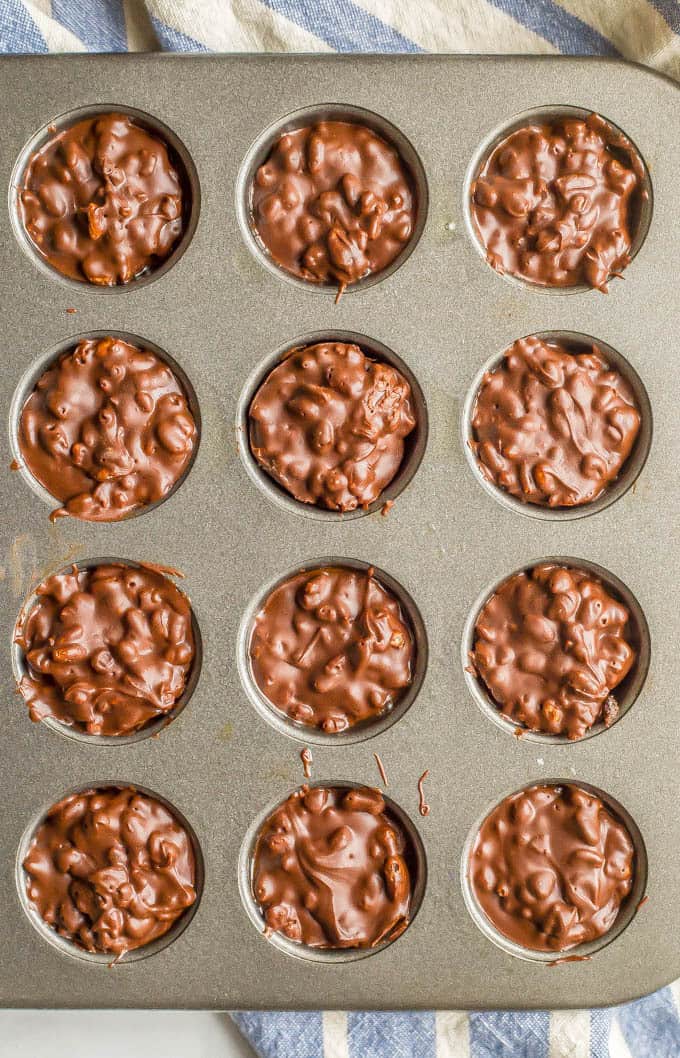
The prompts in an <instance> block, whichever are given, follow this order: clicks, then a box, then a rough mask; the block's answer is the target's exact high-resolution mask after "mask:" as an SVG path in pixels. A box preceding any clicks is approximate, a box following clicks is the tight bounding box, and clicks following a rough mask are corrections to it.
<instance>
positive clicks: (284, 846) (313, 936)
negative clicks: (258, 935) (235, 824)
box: [253, 786, 411, 948]
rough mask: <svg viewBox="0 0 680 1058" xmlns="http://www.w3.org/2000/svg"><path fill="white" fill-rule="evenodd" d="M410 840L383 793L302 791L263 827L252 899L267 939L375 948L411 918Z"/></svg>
mask: <svg viewBox="0 0 680 1058" xmlns="http://www.w3.org/2000/svg"><path fill="white" fill-rule="evenodd" d="M410 854H411V849H410V843H409V840H408V837H407V836H406V834H405V833H404V831H403V829H402V827H401V826H400V824H399V823H398V822H397V820H396V819H394V818H393V816H391V815H390V814H389V812H388V810H387V809H386V806H385V802H384V800H383V797H382V794H381V793H380V791H379V790H372V789H368V788H366V787H363V788H359V789H347V788H338V787H333V786H316V787H313V788H312V789H310V788H309V787H308V786H302V787H301V788H300V790H298V791H297V792H296V793H294V794H291V796H290V797H289V798H288V799H287V800H286V801H284V802H283V804H281V805H279V807H278V808H277V809H276V811H275V812H273V813H272V815H271V816H270V817H269V819H267V821H266V822H265V823H264V824H263V826H262V829H261V831H260V834H259V836H258V839H257V845H256V848H255V860H254V868H253V894H254V897H255V900H256V901H257V903H258V904H259V905H260V907H261V909H262V911H263V914H264V921H265V932H267V933H283V935H284V936H286V937H288V938H289V940H294V941H299V942H300V943H302V944H308V945H310V946H311V947H314V948H372V947H375V945H377V944H380V943H381V942H383V941H387V940H393V939H394V938H395V937H398V936H399V934H400V933H402V932H403V931H404V930H405V929H406V927H407V926H408V924H409V917H410V913H411V876H410V873H409V866H408V860H409V859H410V858H411V856H410Z"/></svg>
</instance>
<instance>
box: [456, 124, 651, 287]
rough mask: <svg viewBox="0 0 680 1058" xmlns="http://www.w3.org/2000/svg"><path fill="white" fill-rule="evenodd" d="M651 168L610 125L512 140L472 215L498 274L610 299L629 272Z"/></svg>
mask: <svg viewBox="0 0 680 1058" xmlns="http://www.w3.org/2000/svg"><path fill="white" fill-rule="evenodd" d="M643 181H644V167H643V164H642V161H641V159H640V156H639V155H638V153H637V151H636V150H635V148H634V147H633V145H632V144H631V143H630V142H629V140H627V139H626V137H625V136H623V135H622V134H621V133H620V132H618V131H617V130H615V129H614V128H612V126H611V125H609V124H608V123H607V122H606V121H604V119H603V118H601V117H599V116H598V115H596V114H591V115H590V116H589V117H588V118H587V119H586V120H585V121H582V120H575V119H569V118H566V119H561V120H556V121H554V122H553V123H551V124H545V125H529V126H527V127H526V128H522V129H518V130H517V131H516V132H513V133H511V134H510V135H509V136H507V137H506V138H505V139H504V140H503V141H502V142H501V143H499V144H498V146H497V147H496V148H495V150H493V151H492V153H491V154H490V156H489V158H488V159H487V160H486V162H485V163H484V165H483V167H482V169H481V172H480V173H479V175H478V177H477V179H476V180H475V181H474V183H473V186H472V214H473V217H474V220H475V224H476V226H477V230H478V232H479V235H480V238H481V240H482V243H483V244H484V247H485V249H486V253H487V260H488V262H489V264H490V265H492V267H493V268H495V269H496V271H497V272H501V273H502V272H509V273H510V274H511V275H514V276H520V277H521V278H523V279H527V280H529V281H530V282H532V283H539V284H541V285H543V286H549V287H571V286H576V285H577V284H580V283H585V284H588V285H589V286H591V287H596V288H597V289H598V290H601V291H603V292H606V290H607V281H608V279H609V278H610V276H612V275H616V274H617V273H618V272H620V271H622V269H624V268H625V267H626V265H628V264H630V259H631V258H630V250H631V245H632V243H633V240H634V238H635V234H636V228H637V224H638V220H639V212H640V204H641V201H642V197H643V195H644V194H645V193H646V192H645V191H644V186H643Z"/></svg>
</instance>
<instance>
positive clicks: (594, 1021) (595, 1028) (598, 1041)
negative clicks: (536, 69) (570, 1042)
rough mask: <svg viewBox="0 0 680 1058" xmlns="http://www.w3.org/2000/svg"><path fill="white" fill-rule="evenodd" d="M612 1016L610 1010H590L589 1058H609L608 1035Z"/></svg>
mask: <svg viewBox="0 0 680 1058" xmlns="http://www.w3.org/2000/svg"><path fill="white" fill-rule="evenodd" d="M613 1016H614V1013H613V1011H612V1010H611V1009H609V1010H591V1012H590V1058H609V1034H610V1032H611V1026H612V1017H613Z"/></svg>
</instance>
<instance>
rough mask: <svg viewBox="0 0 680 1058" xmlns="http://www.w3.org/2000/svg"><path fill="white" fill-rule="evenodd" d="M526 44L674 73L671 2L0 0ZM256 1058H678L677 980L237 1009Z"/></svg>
mask: <svg viewBox="0 0 680 1058" xmlns="http://www.w3.org/2000/svg"><path fill="white" fill-rule="evenodd" d="M155 50H164V51H316V52H326V51H347V52H352V51H371V52H418V51H440V52H446V51H451V52H495V53H498V52H505V53H513V52H528V53H535V54H555V53H560V52H561V53H565V54H569V55H578V54H591V55H608V56H620V57H624V58H627V59H635V60H637V61H639V62H644V63H646V64H648V65H652V66H655V67H656V68H657V69H659V70H662V71H663V72H664V73H666V74H668V75H670V76H672V77H676V78H677V79H678V80H680V0H0V52H60V51H155ZM234 1018H235V1019H236V1021H237V1023H238V1025H239V1026H240V1027H241V1029H242V1031H243V1032H244V1033H245V1034H246V1036H247V1037H248V1038H249V1040H250V1041H251V1043H252V1044H253V1046H254V1047H255V1048H256V1049H257V1050H258V1051H259V1053H260V1054H261V1055H262V1056H263V1058H680V982H676V983H675V984H674V985H671V986H670V987H668V988H664V989H662V990H661V991H660V992H657V993H656V994H655V995H653V996H648V997H647V998H645V999H641V1000H638V1001H637V1002H635V1003H630V1004H628V1005H627V1006H624V1007H619V1008H617V1009H614V1010H590V1011H588V1010H579V1011H568V1012H562V1011H553V1012H548V1011H542V1012H531V1013H506V1012H500V1013H499V1012H488V1013H474V1014H467V1013H461V1012H457V1011H447V1012H439V1013H436V1014H434V1013H410V1014H409V1013H399V1014H397V1013H394V1014H390V1013H384V1014H380V1013H362V1012H354V1013H345V1012H338V1011H332V1012H325V1013H311V1014H304V1013H271V1014H262V1013H239V1014H235V1015H234Z"/></svg>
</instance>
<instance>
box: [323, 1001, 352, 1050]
mask: <svg viewBox="0 0 680 1058" xmlns="http://www.w3.org/2000/svg"><path fill="white" fill-rule="evenodd" d="M323 1058H349V1047H348V1044H347V1011H346V1010H324V1012H323Z"/></svg>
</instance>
